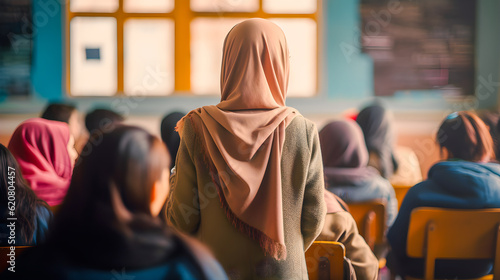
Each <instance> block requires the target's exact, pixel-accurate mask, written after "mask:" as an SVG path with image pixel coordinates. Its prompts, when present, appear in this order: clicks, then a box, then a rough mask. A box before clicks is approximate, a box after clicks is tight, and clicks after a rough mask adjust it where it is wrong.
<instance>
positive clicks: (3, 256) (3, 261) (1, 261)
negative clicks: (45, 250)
mask: <svg viewBox="0 0 500 280" xmlns="http://www.w3.org/2000/svg"><path fill="white" fill-rule="evenodd" d="M15 247H16V250H15V253H16V255H15V258H16V262H17V260H18V258H19V256H20V255H21V254H22V253H23V251H24V250H26V249H28V248H31V247H33V246H15ZM7 254H10V246H6V247H0V272H2V271H4V270H5V269H7V267H9V266H10V265H9V263H7V262H8V261H10V256H7Z"/></svg>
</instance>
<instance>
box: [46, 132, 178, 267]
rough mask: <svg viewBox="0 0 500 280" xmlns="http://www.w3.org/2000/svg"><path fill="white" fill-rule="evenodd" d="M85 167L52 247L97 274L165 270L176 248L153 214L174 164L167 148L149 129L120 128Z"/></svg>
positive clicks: (76, 179) (59, 220)
mask: <svg viewBox="0 0 500 280" xmlns="http://www.w3.org/2000/svg"><path fill="white" fill-rule="evenodd" d="M80 161H81V162H80V164H78V165H77V167H76V168H75V170H74V173H73V178H72V180H71V185H70V188H69V191H68V194H67V196H66V199H65V200H64V202H63V204H62V206H61V209H60V210H59V212H58V215H57V216H56V219H55V224H54V228H53V232H52V234H51V235H50V236H49V240H48V244H47V245H48V246H47V247H48V248H51V249H57V250H60V251H62V252H64V255H66V256H69V259H70V260H72V261H74V262H76V263H79V264H82V265H85V266H88V267H92V268H96V269H121V268H123V267H127V269H145V268H148V267H154V266H158V265H161V264H164V263H165V261H166V260H167V259H168V258H169V256H171V255H172V254H174V252H175V250H176V243H175V242H174V241H173V240H174V239H173V234H172V233H171V232H170V231H169V230H168V228H167V227H166V225H165V224H164V223H163V222H162V221H161V220H160V219H159V218H157V217H153V216H152V215H151V210H150V198H151V191H152V186H153V184H154V183H155V182H156V181H158V180H159V178H161V175H162V172H163V171H164V170H165V169H166V168H168V164H169V157H168V154H167V152H166V149H165V147H164V145H163V144H162V143H161V142H160V141H159V140H158V139H157V138H156V137H154V136H152V135H151V134H149V133H148V132H146V131H145V130H143V129H140V128H137V127H130V126H120V127H117V128H116V129H115V130H113V131H112V132H110V133H104V134H103V138H102V142H101V143H100V144H99V145H96V146H95V147H94V149H93V151H92V152H91V153H90V154H89V155H87V156H84V157H81V158H80Z"/></svg>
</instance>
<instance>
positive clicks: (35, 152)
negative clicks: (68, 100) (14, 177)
mask: <svg viewBox="0 0 500 280" xmlns="http://www.w3.org/2000/svg"><path fill="white" fill-rule="evenodd" d="M69 137H70V134H69V127H68V125H67V124H66V123H63V122H57V121H49V120H45V119H40V118H33V119H29V120H27V121H25V122H23V123H21V124H20V125H19V126H18V127H17V129H16V130H15V131H14V134H12V138H11V139H10V142H9V150H10V151H11V152H12V154H13V155H14V157H15V158H16V159H17V161H18V162H19V166H20V167H21V171H22V173H23V175H24V178H26V180H27V181H28V183H29V184H30V186H31V188H32V189H33V190H34V191H35V193H36V194H37V195H38V197H39V198H41V199H43V200H45V201H46V202H47V203H48V204H49V205H50V206H53V205H59V204H61V202H62V201H63V199H64V196H65V195H66V192H67V190H68V187H69V183H70V180H71V174H72V171H73V163H72V162H71V160H70V157H69V153H68V149H67V146H68V142H69Z"/></svg>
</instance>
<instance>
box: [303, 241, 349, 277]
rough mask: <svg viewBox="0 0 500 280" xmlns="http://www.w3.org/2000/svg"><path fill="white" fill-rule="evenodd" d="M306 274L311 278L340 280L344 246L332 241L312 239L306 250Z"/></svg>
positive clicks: (342, 273) (342, 272) (342, 271)
mask: <svg viewBox="0 0 500 280" xmlns="http://www.w3.org/2000/svg"><path fill="white" fill-rule="evenodd" d="M305 254H306V264H307V274H308V275H309V279H311V280H323V279H331V280H342V279H343V278H344V257H345V247H344V245H343V244H342V243H339V242H333V241H314V243H313V244H312V245H311V247H309V249H308V250H307V251H306V253H305Z"/></svg>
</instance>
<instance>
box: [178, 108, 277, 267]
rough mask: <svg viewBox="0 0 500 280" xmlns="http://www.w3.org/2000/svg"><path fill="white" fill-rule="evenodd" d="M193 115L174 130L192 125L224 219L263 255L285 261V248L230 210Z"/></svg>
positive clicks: (183, 120) (187, 116) (189, 115)
mask: <svg viewBox="0 0 500 280" xmlns="http://www.w3.org/2000/svg"><path fill="white" fill-rule="evenodd" d="M193 115H194V114H191V113H190V114H188V115H186V116H185V117H184V118H183V119H182V120H181V121H179V123H178V124H177V127H176V130H178V131H179V132H180V131H182V129H183V127H184V122H185V119H186V118H187V119H189V120H190V121H191V124H192V125H193V129H194V130H195V132H196V133H195V135H196V136H195V138H196V141H197V142H198V143H199V144H200V147H201V153H202V155H203V156H202V158H203V161H204V163H205V165H206V166H208V168H209V172H210V178H211V179H212V183H213V184H214V185H215V186H216V188H217V194H218V195H219V201H220V203H221V207H222V208H224V212H225V213H226V217H227V219H228V220H229V222H230V223H231V224H232V225H233V226H234V227H235V228H236V229H237V230H238V231H240V232H241V233H243V234H245V235H246V236H248V237H250V238H251V239H253V240H255V241H257V242H259V245H260V247H261V248H262V249H263V250H264V253H265V254H266V255H270V256H271V257H273V258H274V259H276V260H285V259H286V246H285V245H283V244H281V243H279V242H277V241H276V240H273V239H272V238H270V237H269V236H267V235H266V234H265V233H263V232H262V231H260V230H258V229H256V228H254V227H252V226H250V225H248V224H247V223H245V222H243V221H242V220H240V219H239V218H238V217H237V216H236V215H235V214H234V213H233V211H232V210H231V208H230V207H229V205H228V203H227V201H226V197H225V196H224V192H223V191H222V187H221V184H220V178H219V176H218V175H217V174H218V172H217V169H216V168H215V165H214V164H213V163H212V161H211V160H210V159H209V158H208V156H207V153H206V147H205V143H204V141H202V139H201V135H202V134H203V130H202V129H199V128H198V125H197V124H196V122H195V121H194V120H193V117H192V116H193Z"/></svg>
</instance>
